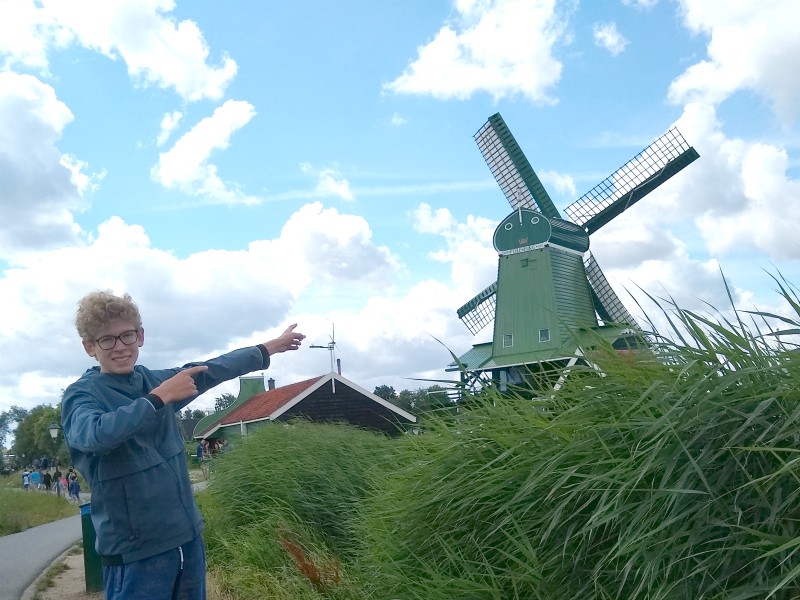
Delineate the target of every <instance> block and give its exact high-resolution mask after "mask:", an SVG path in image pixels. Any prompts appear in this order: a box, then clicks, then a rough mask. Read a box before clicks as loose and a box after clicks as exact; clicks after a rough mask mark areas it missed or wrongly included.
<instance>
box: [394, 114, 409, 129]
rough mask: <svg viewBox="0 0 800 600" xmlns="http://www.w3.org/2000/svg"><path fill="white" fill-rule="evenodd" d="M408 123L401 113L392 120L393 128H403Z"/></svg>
mask: <svg viewBox="0 0 800 600" xmlns="http://www.w3.org/2000/svg"><path fill="white" fill-rule="evenodd" d="M407 122H408V120H407V119H406V118H405V117H404V116H403V115H401V114H400V113H394V114H392V120H391V123H392V127H402V126H403V125H405V124H406V123H407Z"/></svg>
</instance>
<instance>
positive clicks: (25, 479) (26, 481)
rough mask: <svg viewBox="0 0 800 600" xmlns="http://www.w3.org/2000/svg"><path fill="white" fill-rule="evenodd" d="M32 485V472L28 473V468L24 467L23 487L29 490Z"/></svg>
mask: <svg viewBox="0 0 800 600" xmlns="http://www.w3.org/2000/svg"><path fill="white" fill-rule="evenodd" d="M30 487H31V474H30V473H28V469H24V470H23V471H22V489H23V490H25V491H26V492H27V491H28V490H29V489H30Z"/></svg>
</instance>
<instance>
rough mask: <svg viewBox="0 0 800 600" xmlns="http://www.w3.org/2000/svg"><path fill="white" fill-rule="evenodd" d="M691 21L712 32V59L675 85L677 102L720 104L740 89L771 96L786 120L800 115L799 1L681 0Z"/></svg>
mask: <svg viewBox="0 0 800 600" xmlns="http://www.w3.org/2000/svg"><path fill="white" fill-rule="evenodd" d="M681 8H682V12H683V18H684V22H685V24H686V26H687V27H688V28H689V29H690V30H691V31H693V32H695V33H703V34H705V35H708V36H709V42H708V58H707V59H705V60H702V61H700V62H698V63H696V64H693V65H692V66H690V67H689V68H688V69H686V71H685V72H684V73H683V74H682V75H681V76H680V77H678V78H677V79H676V80H675V81H674V82H673V83H672V86H671V87H670V98H671V99H672V100H673V101H674V102H682V103H688V102H704V103H708V104H718V103H720V102H722V101H724V100H725V99H726V98H728V97H730V96H731V95H732V94H733V93H735V92H737V91H740V90H750V91H753V92H755V93H756V94H759V95H761V96H763V97H764V98H766V99H767V100H768V101H769V102H770V103H771V105H772V106H773V108H774V110H775V112H776V114H777V115H778V116H779V117H780V118H781V119H783V120H784V121H786V122H789V121H792V120H793V119H795V118H796V117H797V116H798V107H799V106H800V71H798V70H797V69H794V68H791V66H790V65H794V64H796V63H797V60H798V56H799V55H800V36H798V35H797V23H798V22H800V4H799V3H797V2H795V1H794V0H768V1H765V2H734V3H731V2H727V1H725V0H681Z"/></svg>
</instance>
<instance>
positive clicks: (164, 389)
mask: <svg viewBox="0 0 800 600" xmlns="http://www.w3.org/2000/svg"><path fill="white" fill-rule="evenodd" d="M207 370H208V367H207V366H205V365H198V366H195V367H189V368H187V369H184V370H183V371H181V372H180V373H178V374H176V375H173V376H172V377H170V378H169V379H167V380H166V381H164V382H163V383H162V384H161V385H159V386H158V387H157V388H155V389H154V390H153V392H152V393H153V394H155V395H156V396H158V397H159V398H161V401H162V402H163V403H164V404H169V403H171V402H180V401H181V400H186V398H190V397H191V396H194V395H196V394H197V385H196V384H195V382H194V378H193V375H196V374H197V373H202V372H203V371H207Z"/></svg>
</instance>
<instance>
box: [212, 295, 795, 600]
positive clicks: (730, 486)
mask: <svg viewBox="0 0 800 600" xmlns="http://www.w3.org/2000/svg"><path fill="white" fill-rule="evenodd" d="M778 283H779V286H781V290H782V293H783V296H784V299H785V300H786V303H787V305H788V306H789V311H790V312H789V313H788V314H790V315H792V317H791V318H790V317H787V316H785V315H783V316H777V315H766V314H761V315H747V314H741V313H740V314H736V315H734V317H733V320H732V321H731V320H725V319H720V320H718V321H714V320H711V319H709V318H707V317H704V316H700V315H696V314H692V313H689V312H686V311H682V310H680V309H678V308H674V310H671V311H668V315H669V317H670V319H671V324H672V327H673V331H672V332H670V333H671V335H670V337H671V339H672V340H677V343H675V342H668V341H666V340H663V339H658V338H657V337H655V336H653V338H652V339H653V341H654V343H655V345H654V349H655V350H656V351H657V354H658V356H657V357H656V356H654V355H648V354H640V355H638V356H629V355H628V356H624V355H620V354H618V353H616V352H614V351H612V350H611V349H610V348H603V347H602V345H601V344H600V342H599V341H598V349H597V351H596V353H595V354H594V355H593V356H592V357H591V358H592V360H593V361H594V362H595V363H596V364H597V365H599V366H600V367H601V369H600V372H601V373H602V374H600V373H598V372H597V371H595V370H592V369H584V370H582V371H581V370H577V371H576V372H574V373H573V375H572V376H571V377H570V378H569V379H568V382H567V385H565V387H564V388H562V389H561V390H559V391H558V392H557V393H555V394H553V395H548V396H545V397H535V396H532V395H531V394H530V393H525V392H519V393H518V394H516V395H510V396H509V395H504V396H501V395H499V394H496V393H493V392H489V393H485V394H482V395H478V396H475V397H472V398H469V399H468V400H467V402H465V403H464V404H463V405H462V406H461V409H460V411H459V412H458V413H457V414H456V415H455V416H446V417H441V418H437V417H428V418H425V419H424V420H423V421H422V422H421V428H422V431H423V433H422V434H421V435H418V436H412V435H409V436H401V437H400V438H398V439H389V438H386V437H383V436H379V435H376V434H372V433H368V432H365V431H359V430H356V429H352V428H348V427H345V426H334V425H312V424H308V423H303V422H297V423H293V424H291V425H283V426H275V425H273V426H269V427H265V428H263V429H262V430H260V431H258V432H255V433H253V434H251V435H249V436H248V437H247V438H245V439H243V440H237V441H236V442H235V443H233V444H232V445H233V446H234V447H233V449H232V450H231V451H230V452H229V453H227V454H226V455H225V456H223V457H222V458H221V459H220V460H219V461H218V462H217V463H215V472H214V474H213V476H212V483H211V486H210V487H209V489H208V491H206V492H204V493H203V494H202V495H201V496H200V498H201V503H202V509H203V511H204V514H205V515H206V519H207V523H208V529H207V532H206V540H207V543H208V547H209V565H210V570H211V571H212V573H214V577H215V585H219V594H220V595H219V596H218V597H219V598H228V599H232V600H249V599H251V598H252V599H256V598H262V597H274V598H287V599H288V598H293V599H295V600H302V599H319V598H334V599H367V598H369V599H371V600H377V599H386V600H390V599H393V598H403V599H419V600H423V599H424V600H437V599H441V600H444V599H452V598H470V599H487V600H490V599H491V600H494V599H498V600H499V599H502V600H507V599H513V598H520V599H522V598H524V599H534V600H536V599H542V600H544V599H547V600H561V599H563V600H568V599H569V600H572V599H574V598H581V599H582V600H583V599H585V600H595V599H597V600H608V599H620V600H632V599H642V600H644V599H647V600H654V599H665V600H666V599H672V598H692V599H693V600H696V599H719V600H722V599H723V598H724V599H740V600H745V599H749V598H752V599H756V598H758V599H764V598H776V599H780V600H784V599H785V600H788V599H794V598H798V597H800V553H798V550H799V549H800V531H798V528H799V527H798V524H800V485H798V483H800V353H798V352H797V350H796V346H795V345H791V344H790V342H791V341H792V340H793V339H796V335H797V333H798V331H800V319H798V315H800V303H798V301H797V296H796V295H795V294H794V293H793V291H792V289H791V288H790V287H789V286H787V285H785V282H778ZM793 313H794V314H793ZM767 322H771V323H773V324H774V323H778V324H779V325H781V326H782V327H783V330H782V331H778V330H776V329H773V328H771V327H769V326H767ZM781 333H783V334H786V335H780V334H781ZM791 336H795V337H791ZM782 340H783V341H785V342H786V343H784V342H783V341H782Z"/></svg>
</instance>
